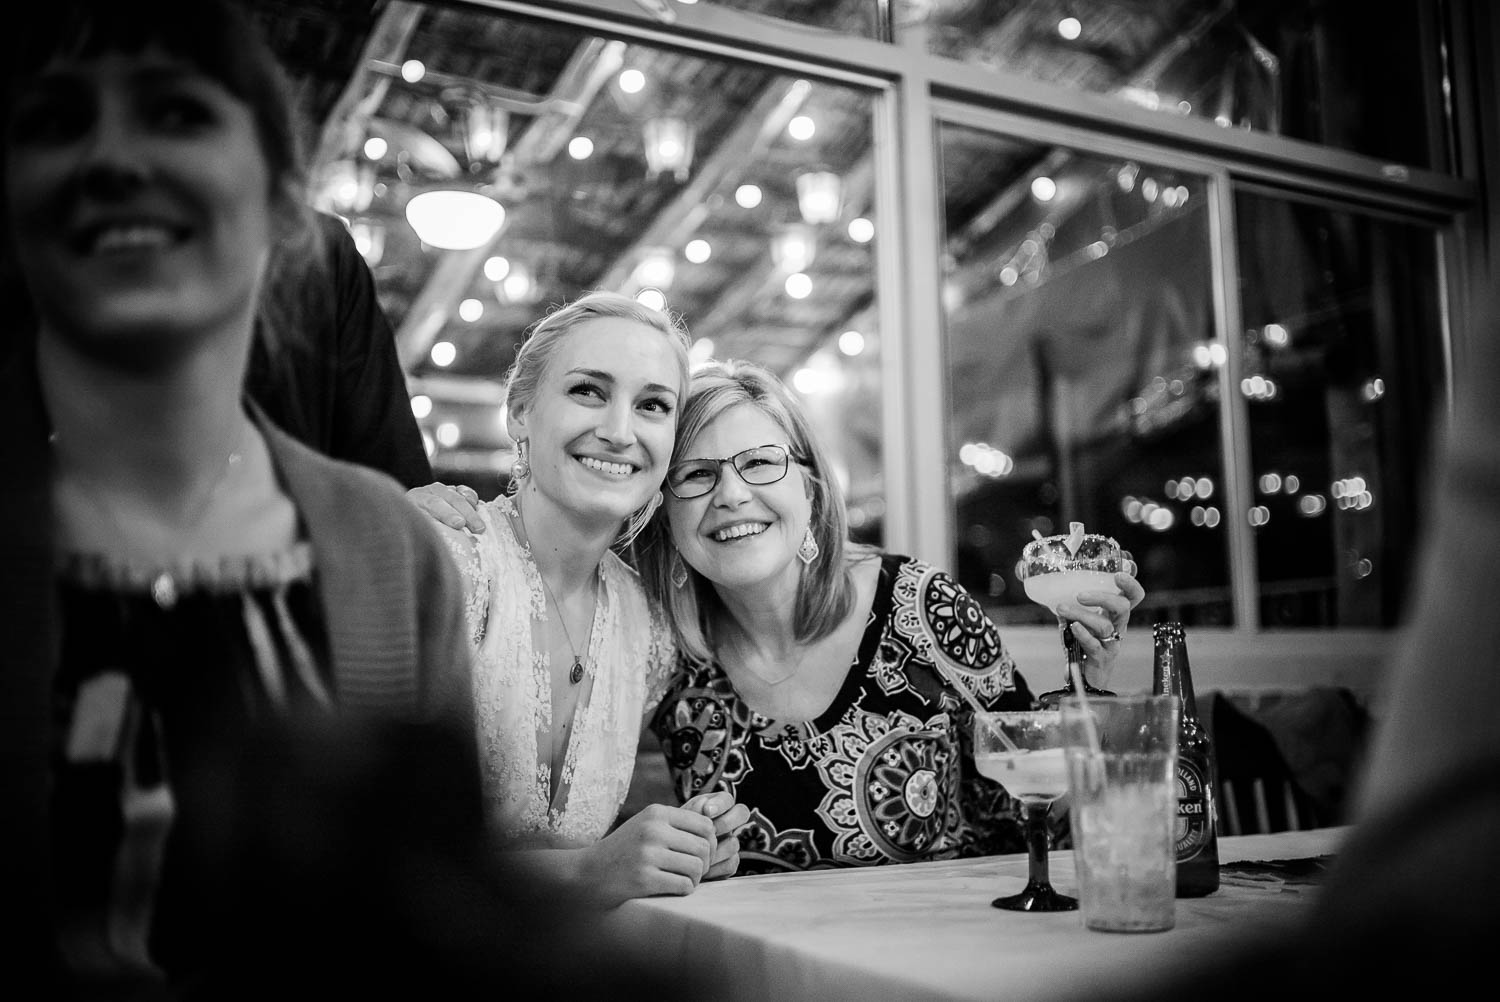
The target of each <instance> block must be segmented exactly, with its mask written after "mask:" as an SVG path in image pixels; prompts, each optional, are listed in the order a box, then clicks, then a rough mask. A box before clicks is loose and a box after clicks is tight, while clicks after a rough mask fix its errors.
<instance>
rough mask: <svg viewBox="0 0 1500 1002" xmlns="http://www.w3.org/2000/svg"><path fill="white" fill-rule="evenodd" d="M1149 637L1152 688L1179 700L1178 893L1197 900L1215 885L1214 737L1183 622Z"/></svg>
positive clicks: (1154, 631)
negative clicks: (1203, 716)
mask: <svg viewBox="0 0 1500 1002" xmlns="http://www.w3.org/2000/svg"><path fill="white" fill-rule="evenodd" d="M1151 638H1152V642H1153V645H1154V654H1153V661H1152V673H1151V675H1152V679H1151V691H1152V692H1154V693H1156V694H1157V695H1159V696H1160V695H1172V696H1178V697H1180V698H1181V700H1182V718H1181V723H1180V724H1179V725H1178V730H1177V896H1178V897H1179V898H1197V897H1202V896H1203V895H1205V894H1212V893H1213V892H1214V891H1216V890H1218V888H1219V832H1218V828H1219V814H1218V804H1217V800H1216V798H1215V795H1214V791H1215V785H1214V784H1215V781H1216V780H1217V778H1218V766H1217V763H1216V762H1215V760H1214V748H1213V740H1212V739H1211V738H1210V737H1209V735H1208V731H1207V729H1205V728H1204V726H1203V724H1202V722H1201V721H1200V720H1199V719H1198V705H1197V703H1196V702H1194V699H1193V675H1192V671H1191V670H1190V669H1189V667H1188V656H1187V634H1186V633H1185V632H1184V631H1183V629H1182V624H1181V623H1157V624H1156V625H1155V626H1153V627H1152V628H1151Z"/></svg>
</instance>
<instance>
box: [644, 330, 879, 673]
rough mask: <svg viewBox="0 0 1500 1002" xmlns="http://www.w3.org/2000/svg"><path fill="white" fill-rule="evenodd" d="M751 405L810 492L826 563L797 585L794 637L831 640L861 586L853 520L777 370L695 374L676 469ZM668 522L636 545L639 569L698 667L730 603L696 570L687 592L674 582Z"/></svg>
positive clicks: (733, 367)
mask: <svg viewBox="0 0 1500 1002" xmlns="http://www.w3.org/2000/svg"><path fill="white" fill-rule="evenodd" d="M741 404H748V405H750V406H751V407H754V408H756V409H757V410H759V411H760V412H761V413H763V414H765V415H766V416H767V417H769V418H770V419H771V420H772V421H774V422H776V424H777V425H778V426H779V427H780V428H781V430H782V432H783V433H784V434H785V435H786V440H787V443H788V444H789V445H790V446H791V450H792V455H793V458H794V459H795V460H796V461H797V463H798V464H799V465H800V466H801V468H802V475H803V479H804V480H805V481H806V483H807V485H808V498H809V500H810V501H811V502H812V513H811V517H810V521H809V523H808V525H809V528H811V529H812V534H813V538H814V539H816V540H817V541H818V550H819V556H818V559H817V560H816V561H814V562H813V563H812V564H811V565H809V566H806V567H803V568H802V572H801V574H800V575H799V577H798V582H797V599H796V604H795V606H794V611H793V623H792V629H793V635H794V636H795V637H796V639H797V640H798V641H799V642H801V643H810V642H812V641H815V640H819V639H821V638H823V637H826V636H827V635H828V634H830V633H832V632H833V631H834V629H835V628H837V627H838V625H839V624H840V623H842V622H843V621H844V619H845V617H847V616H848V615H849V610H850V608H852V606H853V604H854V581H853V577H852V576H851V574H850V572H849V568H848V566H847V561H846V560H845V553H846V551H847V549H848V548H849V545H850V544H849V543H848V534H849V517H848V514H847V513H846V511H845V509H844V498H843V495H842V494H841V493H840V491H839V489H838V484H837V482H836V481H835V480H834V477H833V467H832V466H830V465H829V462H828V456H827V452H826V451H825V450H824V449H823V447H822V445H821V444H820V443H819V442H818V439H817V436H816V435H815V434H814V432H813V428H812V423H811V422H810V421H809V420H808V419H807V414H806V412H805V411H804V410H803V408H802V405H801V403H800V402H798V400H797V399H796V398H795V397H794V396H793V395H792V394H791V392H790V391H789V390H788V389H787V388H786V385H785V384H784V383H782V381H781V380H780V379H778V378H777V377H776V376H775V375H774V374H773V373H772V372H771V371H770V370H768V369H766V368H764V367H763V366H760V365H757V364H755V363H754V362H746V361H741V360H737V359H729V360H725V361H717V362H710V363H708V364H707V365H704V366H701V367H700V368H699V369H697V370H696V371H695V372H694V373H693V380H692V383H691V387H690V389H689V390H688V396H687V400H686V401H684V403H683V404H682V406H681V407H679V408H678V411H677V444H676V446H675V448H674V449H673V453H672V462H674V463H675V462H678V461H680V460H681V459H683V458H685V457H684V456H683V449H684V448H685V447H686V446H687V444H688V443H690V442H692V441H693V439H695V438H696V437H697V436H698V434H699V433H700V432H701V431H703V429H704V428H706V427H707V426H708V424H709V423H710V422H711V421H713V420H714V419H715V418H717V417H718V416H719V415H721V414H723V413H724V412H725V411H727V410H729V409H730V408H732V407H737V406H739V405H741ZM666 521H667V520H666V519H656V520H654V521H653V522H652V523H651V524H650V525H649V526H647V527H646V531H645V532H644V533H643V534H642V536H641V538H640V540H638V541H637V543H636V565H637V567H638V569H639V570H640V573H641V578H642V580H643V581H644V582H645V585H646V589H647V592H648V593H649V594H650V595H652V596H653V597H654V598H655V599H656V600H657V602H658V603H659V604H660V606H661V608H662V609H663V610H664V611H665V612H666V615H667V619H668V621H669V622H670V623H671V625H672V632H673V635H674V637H675V638H676V641H677V644H678V647H679V649H680V650H681V651H682V652H683V653H684V654H685V655H686V656H687V657H688V658H690V659H692V660H694V661H698V662H704V661H707V660H710V659H711V658H712V656H713V651H714V648H715V645H716V643H717V638H716V636H715V632H716V631H715V622H716V621H717V620H718V619H719V618H720V617H721V615H722V614H723V611H724V604H723V602H722V601H721V600H720V598H719V595H718V592H716V591H715V590H714V586H713V583H712V582H711V581H709V580H708V579H707V578H705V577H704V576H703V575H701V574H699V573H698V572H697V571H696V570H694V569H693V568H691V567H687V565H686V563H684V565H683V566H684V567H686V569H687V572H688V581H687V583H686V584H685V585H683V586H682V587H681V588H678V587H675V586H674V585H673V584H672V581H671V567H672V560H673V557H674V556H676V552H677V551H676V547H675V546H673V545H672V537H671V532H670V530H669V529H668V527H667V525H666Z"/></svg>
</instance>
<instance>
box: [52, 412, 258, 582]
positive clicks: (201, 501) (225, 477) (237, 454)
mask: <svg viewBox="0 0 1500 1002" xmlns="http://www.w3.org/2000/svg"><path fill="white" fill-rule="evenodd" d="M244 439H245V425H244V424H241V425H240V428H239V431H238V433H237V434H236V436H235V443H234V448H233V449H231V450H229V455H228V456H226V457H225V459H224V465H223V466H222V467H220V468H219V472H218V475H217V476H216V477H214V479H213V480H211V481H210V482H209V483H208V484H206V485H205V486H204V487H202V488H200V489H199V494H200V495H201V496H200V497H198V498H195V499H194V500H193V502H192V504H190V505H189V506H188V508H187V509H186V510H185V511H184V512H183V514H182V521H183V522H184V523H185V524H184V525H182V526H181V528H180V529H179V531H178V537H179V538H180V539H183V540H186V541H193V540H195V539H196V537H197V533H198V529H199V527H200V526H201V525H202V523H203V520H204V518H205V517H207V515H208V511H209V509H210V508H212V507H213V502H214V499H215V498H217V497H218V496H219V494H220V493H221V492H222V491H223V489H224V485H225V484H226V483H228V482H229V479H230V474H231V473H233V472H234V469H235V467H237V466H239V464H240V460H241V458H242V446H243V444H244ZM57 441H58V435H57V433H56V432H53V433H52V434H50V435H48V436H47V442H48V444H49V445H51V446H52V447H53V448H54V449H55V448H56V447H57ZM74 476H75V477H76V476H79V473H78V472H77V471H76V470H75V472H74ZM84 479H87V477H86V476H85V477H84ZM89 499H90V501H91V502H92V504H93V506H94V508H95V509H97V510H98V511H100V512H102V513H103V514H104V517H105V518H106V519H107V520H108V521H109V523H110V525H111V526H112V527H113V528H114V530H115V534H116V538H118V539H120V540H124V539H125V538H126V534H125V532H124V531H123V529H122V528H121V526H120V522H119V519H118V518H116V516H115V512H114V509H113V508H112V507H111V506H110V505H109V504H108V503H106V501H105V499H104V495H103V492H102V491H99V490H97V489H95V490H93V491H90V492H89ZM151 598H152V599H153V600H154V601H155V602H156V605H157V607H158V608H160V609H162V610H168V609H171V608H172V607H173V606H175V605H176V604H177V598H178V588H177V579H176V578H175V577H173V575H172V571H171V570H170V569H167V568H163V569H161V570H159V571H158V572H157V573H156V574H154V575H152V577H151Z"/></svg>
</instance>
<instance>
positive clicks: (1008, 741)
mask: <svg viewBox="0 0 1500 1002" xmlns="http://www.w3.org/2000/svg"><path fill="white" fill-rule="evenodd" d="M974 763H975V765H976V766H977V767H978V769H979V772H980V774H981V775H984V776H988V777H989V778H990V779H993V780H994V781H995V782H997V783H999V784H1000V785H1002V786H1004V787H1005V790H1006V792H1007V793H1009V794H1010V795H1011V796H1012V797H1013V798H1015V799H1016V800H1019V801H1020V802H1021V803H1022V804H1023V805H1024V806H1025V809H1026V855H1027V858H1028V861H1029V864H1030V866H1029V878H1028V880H1027V882H1026V886H1025V888H1023V889H1022V890H1021V892H1020V893H1019V894H1012V895H1010V896H1008V897H1002V898H996V899H995V900H994V901H992V902H990V903H991V904H992V905H994V906H995V907H996V908H1004V909H1007V910H1009V911H1021V912H1066V911H1073V910H1074V909H1076V908H1077V907H1078V899H1077V898H1073V897H1069V896H1068V895H1066V894H1059V893H1058V892H1057V891H1055V890H1053V888H1052V883H1051V881H1050V879H1049V878H1048V875H1047V852H1048V850H1049V849H1051V847H1052V846H1051V837H1052V835H1051V831H1050V830H1049V828H1048V825H1047V814H1048V812H1049V811H1050V810H1051V809H1052V802H1053V801H1055V800H1056V799H1057V798H1058V797H1061V796H1062V795H1063V794H1064V793H1067V792H1068V768H1067V763H1066V762H1065V761H1064V759H1063V734H1062V714H1061V713H1060V712H1059V711H1057V710H1016V711H1009V712H994V713H975V714H974Z"/></svg>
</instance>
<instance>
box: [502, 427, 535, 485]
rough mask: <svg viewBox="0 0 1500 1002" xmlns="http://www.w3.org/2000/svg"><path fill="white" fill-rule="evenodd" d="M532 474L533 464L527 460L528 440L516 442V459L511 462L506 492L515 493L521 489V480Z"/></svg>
mask: <svg viewBox="0 0 1500 1002" xmlns="http://www.w3.org/2000/svg"><path fill="white" fill-rule="evenodd" d="M529 476H531V464H530V463H528V462H527V461H526V440H525V439H522V440H521V441H519V442H517V443H516V461H515V462H514V463H511V464H510V483H509V484H507V485H506V487H505V493H507V494H514V493H516V491H518V490H520V489H521V481H523V480H525V479H526V478H527V477H529Z"/></svg>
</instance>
